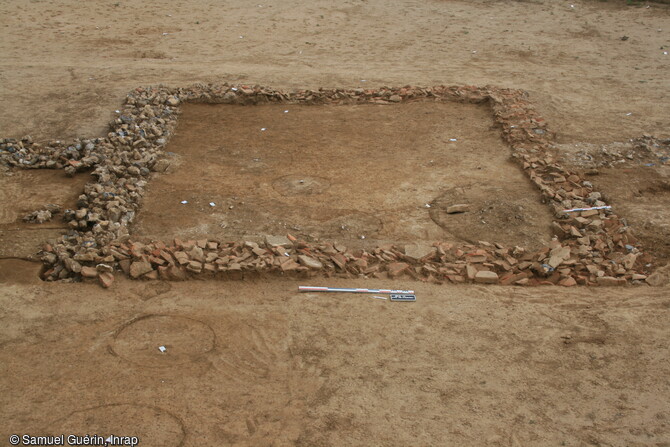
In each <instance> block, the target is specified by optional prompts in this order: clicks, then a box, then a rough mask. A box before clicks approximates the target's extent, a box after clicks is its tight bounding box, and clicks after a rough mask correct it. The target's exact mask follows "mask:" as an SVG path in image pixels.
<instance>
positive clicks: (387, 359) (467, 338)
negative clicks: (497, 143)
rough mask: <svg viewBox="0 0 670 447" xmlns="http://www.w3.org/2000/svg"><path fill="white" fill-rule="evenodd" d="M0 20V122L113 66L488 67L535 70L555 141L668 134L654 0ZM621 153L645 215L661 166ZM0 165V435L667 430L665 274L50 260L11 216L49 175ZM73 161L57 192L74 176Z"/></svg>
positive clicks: (280, 74) (278, 7) (88, 119)
mask: <svg viewBox="0 0 670 447" xmlns="http://www.w3.org/2000/svg"><path fill="white" fill-rule="evenodd" d="M646 6H649V7H648V8H647V7H646ZM0 29H1V31H0V33H1V38H0V56H2V58H0V100H1V101H2V104H3V107H2V108H0V137H3V138H4V137H21V136H23V135H25V134H31V135H32V136H33V137H34V138H35V139H37V140H46V139H51V138H58V139H69V138H74V137H95V136H98V135H102V134H104V132H105V130H106V122H107V121H109V120H110V119H111V118H112V116H113V111H114V109H116V108H118V107H119V105H120V104H121V102H122V100H123V97H124V95H125V94H126V92H128V91H129V90H130V89H131V88H134V87H136V86H138V85H147V84H154V83H161V82H162V83H166V84H170V85H175V86H179V85H186V84H191V83H193V82H224V81H229V82H230V81H232V82H244V83H250V84H255V83H258V84H264V85H270V86H273V87H279V88H303V87H309V88H316V87H320V86H324V87H360V86H363V87H365V86H379V85H405V84H416V85H433V84H479V85H483V84H494V85H498V86H503V87H514V88H521V89H525V90H527V91H529V92H530V95H531V96H530V98H531V100H532V101H533V102H534V103H535V104H536V106H537V108H538V110H539V111H540V112H541V114H542V115H543V116H544V117H545V118H546V119H547V120H548V121H549V123H550V126H551V128H552V129H553V130H554V131H556V132H557V135H558V136H557V143H560V144H561V145H562V146H563V147H564V149H565V150H566V151H567V150H568V149H569V147H570V146H575V147H576V146H578V145H580V144H584V143H589V144H601V143H612V142H617V141H626V140H628V139H629V138H633V137H639V136H641V135H642V134H643V133H648V134H652V135H655V136H657V137H662V138H668V137H670V133H669V130H668V129H670V101H669V100H668V99H669V98H668V95H669V94H668V92H669V91H670V89H669V88H668V87H670V81H669V79H668V75H667V73H668V72H669V68H670V55H667V54H664V52H670V9H669V8H668V6H667V5H660V4H656V3H651V4H649V5H645V4H642V5H641V6H640V7H634V6H626V5H625V2H618V1H607V2H596V1H594V2H587V1H576V2H563V1H560V2H559V1H549V0H545V1H542V0H535V1H531V0H528V1H486V0H474V1H467V2H466V1H437V0H428V1H423V2H416V1H406V2H400V3H398V2H388V1H383V0H360V1H359V0H351V1H346V2H341V3H338V4H336V5H334V4H333V3H332V2H327V1H324V0H317V1H314V2H309V3H306V2H298V1H285V2H271V3H265V2H264V3H246V2H241V1H237V0H235V1H230V2H226V3H225V4H219V3H212V2H206V1H202V0H191V1H188V2H185V1H180V2H170V3H169V4H165V2H158V1H155V0H148V1H142V2H140V1H119V2H115V1H113V0H110V1H90V2H86V3H82V2H75V1H73V0H64V1H55V0H51V1H47V0H43V1H41V0H32V1H30V2H27V1H23V0H6V1H3V2H1V3H0ZM624 37H627V38H626V39H624ZM625 169H629V170H630V171H629V172H628V174H629V177H625V176H623V177H622V176H620V174H619V173H620V172H623V171H617V170H613V171H606V172H604V174H603V177H602V178H603V180H602V184H603V185H605V186H604V188H608V187H609V186H607V185H610V186H611V188H612V189H611V190H612V194H614V197H616V194H620V196H621V197H622V198H621V199H619V200H621V201H623V202H625V203H624V204H623V205H622V206H625V207H626V209H625V211H626V213H622V215H625V214H629V215H633V216H641V217H640V219H639V221H640V222H647V221H649V222H652V221H653V222H652V223H650V226H649V228H647V229H646V230H645V231H647V232H648V233H647V234H649V236H648V239H647V240H649V241H653V240H654V239H653V236H654V234H656V235H658V234H663V233H659V232H660V231H662V228H663V227H662V226H663V225H665V223H666V222H667V221H668V220H669V219H668V210H667V206H664V205H663V204H665V203H667V191H666V190H665V189H664V187H663V185H664V184H665V183H664V182H666V181H667V179H668V167H667V166H664V165H663V166H661V165H657V166H655V167H654V175H650V176H649V177H648V176H646V175H645V172H648V171H646V170H644V169H641V168H640V167H639V166H636V167H635V169H633V167H631V166H629V167H625ZM6 174H7V173H6V172H3V173H2V176H3V178H2V180H1V183H0V186H2V190H1V191H0V196H1V197H2V205H1V206H0V218H1V219H0V220H2V225H3V226H2V227H0V238H2V241H0V247H1V249H2V250H5V251H3V254H2V257H4V258H5V259H0V303H2V305H1V306H0V422H1V423H0V445H5V443H6V440H7V438H8V437H9V435H10V434H12V433H19V434H32V435H45V434H47V433H61V432H62V433H68V432H70V431H72V432H76V433H80V434H85V433H91V434H92V433H100V434H105V435H108V434H110V433H112V432H113V433H114V434H117V435H128V436H131V435H136V436H140V437H141V438H142V439H141V440H142V444H141V445H147V446H196V445H198V446H200V445H239V446H244V445H247V446H257V445H277V446H279V445H304V446H317V445H324V446H326V445H337V446H339V445H342V446H344V445H360V446H367V445H388V446H401V445H436V446H438V445H453V446H461V445H473V446H477V445H492V446H514V447H517V446H526V445H538V446H545V445H571V446H647V445H654V446H668V445H670V427H669V424H670V422H668V420H669V418H670V406H669V405H668V403H667V402H670V382H669V381H668V379H667V377H670V361H669V360H668V359H670V352H669V345H668V336H669V335H670V330H669V329H668V327H669V323H670V316H669V311H670V301H669V300H668V296H670V288H668V287H667V286H666V287H665V288H646V287H640V288H626V289H594V288H589V289H587V288H573V289H564V288H556V287H543V288H534V289H519V288H503V287H475V286H472V287H470V286H469V287H445V286H435V285H425V284H413V283H411V282H403V283H394V282H386V281H383V282H382V281H376V280H375V281H360V280H358V281H353V283H352V282H344V281H343V280H328V281H325V280H320V281H316V282H319V283H324V282H328V285H333V286H345V285H355V286H360V287H375V286H384V287H387V286H397V287H411V288H414V289H416V291H417V295H418V297H419V300H418V301H417V302H416V303H391V302H388V301H383V300H375V299H372V298H369V297H367V296H350V295H336V296H321V295H309V294H297V293H296V288H297V287H296V286H297V285H298V283H297V282H293V281H281V280H277V279H274V280H270V279H267V280H262V281H261V280H258V281H253V282H244V283H242V282H205V281H202V282H201V281H191V282H188V283H164V282H156V283H153V282H130V281H125V280H122V279H119V280H117V284H115V287H114V288H113V289H112V290H103V289H101V288H99V287H97V286H95V285H92V284H80V285H72V284H44V283H40V282H39V281H38V280H37V272H38V271H39V268H40V267H39V265H37V264H35V263H30V262H26V261H18V260H16V259H14V258H15V257H24V256H25V255H22V254H21V253H25V252H28V251H30V250H31V248H30V247H31V246H34V245H35V244H36V243H37V241H38V240H42V239H43V236H42V235H41V234H40V235H38V234H35V235H30V236H28V232H29V231H31V232H34V230H26V229H24V230H22V231H17V232H16V233H17V235H16V236H7V235H6V234H7V232H8V230H7V228H8V227H6V226H7V225H9V226H16V225H20V224H18V223H16V219H19V218H20V216H21V214H22V213H24V212H26V211H30V210H31V209H32V207H33V205H30V206H27V201H28V200H29V198H30V197H31V196H32V195H33V194H34V193H35V192H37V191H39V193H38V194H37V196H38V198H39V200H40V201H43V200H42V199H43V197H42V195H43V194H46V192H45V191H46V190H47V189H49V188H50V187H49V186H48V185H49V181H50V180H49V179H44V183H40V182H41V181H37V180H35V181H33V180H27V181H26V183H22V182H23V180H16V179H19V177H21V176H22V175H23V174H15V175H14V176H12V177H7V175H6ZM37 175H38V176H40V175H41V174H37ZM633 176H634V177H633ZM277 177H279V175H277ZM631 178H636V179H638V180H639V179H641V180H640V182H641V184H640V185H637V186H636V188H637V190H638V191H642V195H643V198H644V200H639V195H638V196H636V195H635V192H634V191H633V192H632V193H629V192H627V191H626V189H625V188H624V187H623V186H621V185H622V184H628V182H627V180H626V179H631ZM617 179H619V180H618V182H617ZM71 182H74V180H64V179H58V180H57V181H56V184H57V185H58V188H59V191H58V193H57V194H55V195H53V196H52V198H50V199H49V201H61V202H62V203H67V202H68V201H72V200H76V193H75V191H74V189H71V188H70V187H67V186H66V184H67V185H70V184H72V185H74V183H71ZM645 182H646V183H645ZM17 185H23V186H21V188H22V189H25V194H24V195H20V194H19V195H18V196H17V192H16V191H17V190H16V189H13V188H17ZM650 185H651V186H650ZM653 185H656V186H653ZM617 186H618V187H619V189H616V187H617ZM649 188H652V190H650V189H649ZM654 188H655V189H654ZM617 191H620V193H619V192H617ZM51 192H53V191H49V193H51ZM626 194H629V195H628V196H627V195H626ZM614 203H615V204H617V205H618V204H619V203H617V202H616V199H614ZM659 204H660V205H659ZM638 205H639V206H638ZM24 208H30V209H24ZM650 210H652V211H653V213H654V215H653V216H651V217H650V216H649V213H650ZM54 222H55V221H54ZM654 222H655V223H654ZM21 225H22V224H21ZM55 225H56V224H55ZM16 228H18V227H16ZM39 231H41V230H39ZM51 231H56V232H57V231H59V230H58V228H55V229H53V230H51ZM45 232H47V231H45ZM19 235H20V236H19ZM19 237H24V238H25V241H24V242H22V243H21V244H18V243H17V242H16V241H17V240H18V239H17V238H19ZM660 239H661V240H663V238H660ZM8 241H9V242H8ZM12 244H14V245H12ZM31 244H32V245H31ZM12 250H14V252H12ZM7 258H10V259H7ZM160 346H165V348H166V352H165V353H161V352H160V351H159V350H158V348H159V347H160Z"/></svg>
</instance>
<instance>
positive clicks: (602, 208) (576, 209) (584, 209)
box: [563, 205, 612, 213]
mask: <svg viewBox="0 0 670 447" xmlns="http://www.w3.org/2000/svg"><path fill="white" fill-rule="evenodd" d="M611 209H612V207H611V206H609V205H606V206H594V207H592V208H573V209H571V210H563V212H564V213H573V212H575V211H591V210H611Z"/></svg>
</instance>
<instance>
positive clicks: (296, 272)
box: [0, 84, 668, 287]
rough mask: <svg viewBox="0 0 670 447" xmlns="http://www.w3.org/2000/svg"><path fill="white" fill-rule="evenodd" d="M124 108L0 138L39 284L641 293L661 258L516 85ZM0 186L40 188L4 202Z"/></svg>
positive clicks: (11, 221)
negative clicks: (412, 284) (326, 284)
mask: <svg viewBox="0 0 670 447" xmlns="http://www.w3.org/2000/svg"><path fill="white" fill-rule="evenodd" d="M124 102H125V104H124V106H123V107H122V108H121V109H119V110H116V111H115V115H116V119H115V120H114V121H113V122H112V123H110V129H109V133H108V134H107V135H106V136H102V137H96V138H82V139H78V140H76V141H50V142H48V143H44V144H39V143H36V142H34V141H32V139H31V138H30V137H26V138H23V139H21V140H15V139H4V140H2V143H1V144H0V157H1V160H2V162H3V163H4V164H5V165H6V166H7V167H8V169H11V170H12V173H13V174H14V175H13V177H11V178H5V179H4V181H5V182H6V183H7V187H5V188H3V191H5V192H4V194H5V196H6V198H5V199H6V201H7V203H11V204H12V205H14V204H15V203H17V202H16V201H17V200H18V201H19V202H21V208H22V211H26V210H28V208H30V207H32V208H35V209H33V210H32V211H30V212H27V213H26V214H25V215H23V216H21V215H19V214H18V213H16V208H14V210H13V211H14V212H12V211H10V210H8V209H6V210H5V211H4V213H3V214H4V222H3V227H4V228H3V230H4V231H2V233H0V234H1V235H2V238H3V240H2V243H3V245H5V246H8V247H10V249H9V251H14V253H12V257H15V258H27V259H31V260H36V259H39V260H40V261H41V262H42V263H43V268H42V269H41V270H40V275H41V278H42V279H43V280H44V281H73V282H75V281H95V280H97V281H99V282H100V284H101V285H102V286H103V287H110V286H112V285H113V283H114V278H115V275H126V276H129V277H130V278H132V279H137V280H158V279H160V280H168V281H180V280H187V279H195V278H208V277H209V278H216V279H222V280H244V279H245V278H262V277H264V276H266V275H275V276H285V277H298V278H310V277H315V276H320V277H326V278H328V277H342V278H384V277H388V278H399V277H404V276H406V277H408V278H411V279H414V280H418V281H428V282H432V283H438V284H439V283H472V282H474V283H483V284H502V285H517V286H518V285H523V286H537V285H554V284H558V285H562V286H575V285H583V286H624V285H642V284H653V283H654V281H655V280H657V279H655V278H656V277H655V276H654V270H655V267H657V266H658V265H661V263H662V262H663V261H664V259H663V256H665V255H667V247H665V249H664V247H661V246H658V245H655V244H654V243H653V241H647V242H651V243H647V244H645V239H644V237H640V236H638V235H637V233H636V231H635V228H634V226H633V225H632V224H631V221H629V220H628V219H627V216H625V215H620V214H619V213H618V210H617V207H612V206H611V204H610V203H611V201H610V200H611V199H610V197H611V194H610V193H609V191H605V190H600V189H599V188H598V187H597V186H595V184H594V183H597V180H592V178H593V177H590V174H592V173H593V172H592V171H591V170H589V169H579V167H576V168H575V169H570V168H569V167H565V166H564V165H563V164H562V163H561V161H560V160H558V159H557V156H556V153H555V150H552V147H553V146H552V129H551V127H550V126H549V125H548V124H547V122H546V121H545V120H544V119H543V118H542V117H540V116H539V115H538V114H537V113H536V111H535V109H534V108H533V105H532V103H531V102H530V100H529V98H528V95H527V94H526V93H525V92H523V91H520V90H511V89H501V88H496V87H491V86H488V87H470V86H461V87H445V86H435V87H427V88H420V87H412V86H405V87H399V88H379V89H363V88H359V89H319V90H316V91H311V90H296V91H289V92H283V91H279V90H274V89H272V88H267V87H261V86H246V85H237V86H234V85H229V84H222V85H195V86H192V87H189V88H169V87H163V86H158V87H147V88H142V87H140V88H136V89H134V90H133V91H132V92H130V93H129V94H128V95H127V97H126V98H125V101H124ZM637 147H644V148H645V149H646V152H645V154H644V155H647V156H651V157H653V156H654V152H653V150H654V149H656V151H657V152H658V154H657V155H658V156H659V157H662V156H663V154H664V152H663V151H665V153H667V150H668V142H667V141H665V142H663V141H661V142H659V141H648V142H647V144H646V145H642V146H640V145H638V146H637ZM42 173H45V174H46V175H43V174H42ZM10 180H11V183H13V184H16V181H17V180H18V182H19V183H20V182H23V183H24V184H25V185H26V187H32V186H34V185H36V184H39V185H40V186H41V188H40V191H43V192H40V193H38V194H36V195H34V196H32V197H29V198H27V200H24V199H23V198H19V197H18V194H16V197H12V187H11V186H10V185H9V183H10ZM666 187H667V185H666ZM615 200H616V199H615ZM21 220H22V221H23V222H21ZM21 229H26V230H28V229H30V230H34V231H20V230H21ZM16 230H19V231H18V232H17V231H16ZM16 234H20V235H21V237H19V238H16V237H14V236H15V235H16ZM40 238H42V239H44V240H39V239H40ZM3 262H11V260H9V261H8V260H7V259H5V260H4V261H3Z"/></svg>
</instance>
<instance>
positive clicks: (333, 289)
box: [298, 286, 414, 294]
mask: <svg viewBox="0 0 670 447" xmlns="http://www.w3.org/2000/svg"><path fill="white" fill-rule="evenodd" d="M298 292H348V293H388V294H391V293H405V294H413V293H414V290H391V289H346V288H338V287H312V286H298Z"/></svg>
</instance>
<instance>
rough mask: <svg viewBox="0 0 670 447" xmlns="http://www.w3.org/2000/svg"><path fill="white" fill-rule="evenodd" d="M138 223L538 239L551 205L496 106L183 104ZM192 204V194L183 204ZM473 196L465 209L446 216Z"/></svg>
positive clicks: (350, 240)
mask: <svg viewBox="0 0 670 447" xmlns="http://www.w3.org/2000/svg"><path fill="white" fill-rule="evenodd" d="M182 111H183V113H182V115H181V116H180V118H179V124H178V126H179V127H178V130H177V132H176V135H175V136H174V137H173V139H172V141H171V143H170V144H169V145H168V147H167V149H166V150H167V151H170V152H171V153H174V156H173V160H174V162H173V164H174V167H172V166H171V168H169V170H170V171H171V172H168V173H166V174H164V175H161V176H159V177H158V178H157V179H156V180H155V181H153V182H151V183H150V184H149V188H150V189H149V193H148V194H147V195H146V197H145V205H144V206H143V208H142V210H141V212H140V214H139V221H138V224H137V227H136V229H135V234H137V235H141V236H145V237H150V238H155V239H164V240H169V239H171V238H172V237H174V236H175V235H182V236H183V237H187V238H199V237H206V236H208V235H209V236H216V237H217V238H219V239H222V240H226V239H227V238H233V239H245V240H246V239H249V238H251V239H253V238H255V237H258V236H260V237H261V239H262V237H263V235H265V234H286V233H287V232H289V233H291V234H293V235H295V236H298V237H300V238H304V239H312V238H319V239H325V240H338V241H339V242H341V243H344V244H345V245H347V246H349V247H352V246H356V245H364V246H373V247H374V246H377V245H380V244H384V243H389V242H397V243H406V242H407V243H411V242H416V241H425V242H428V243H432V242H434V241H436V240H447V241H451V240H454V241H455V240H461V241H462V240H466V241H468V242H472V243H476V242H477V241H478V240H489V241H491V242H501V243H504V244H506V245H511V246H513V245H521V246H526V247H539V246H541V245H542V243H548V242H549V240H551V236H552V234H551V232H550V225H551V213H550V211H549V209H548V208H547V207H546V206H543V205H542V204H541V202H540V194H539V191H537V190H536V189H535V188H534V187H533V185H532V184H531V183H530V182H529V181H528V179H527V178H526V176H525V175H524V173H523V171H522V170H521V168H520V167H519V166H518V164H517V163H516V162H514V161H513V160H512V159H511V155H510V150H509V148H508V147H507V146H506V145H505V144H504V143H503V141H502V139H501V138H500V134H499V131H498V128H497V127H495V126H494V124H493V118H492V114H491V110H490V108H489V107H488V106H484V105H481V106H475V105H465V104H455V103H454V104H439V103H430V102H419V103H410V104H398V105H391V106H381V105H377V106H375V105H365V106H283V105H271V106H226V105H219V106H212V105H186V106H184V107H183V108H182ZM183 201H186V202H187V203H182V202H183ZM462 203H466V204H468V205H470V211H469V212H468V213H459V214H447V213H446V210H447V209H448V207H449V206H451V205H456V204H462Z"/></svg>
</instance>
